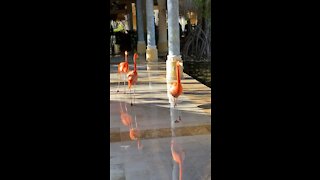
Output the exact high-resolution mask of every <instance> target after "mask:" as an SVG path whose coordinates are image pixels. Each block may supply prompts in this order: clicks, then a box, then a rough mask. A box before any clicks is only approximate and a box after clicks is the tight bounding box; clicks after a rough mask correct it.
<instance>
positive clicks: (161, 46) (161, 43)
mask: <svg viewBox="0 0 320 180" xmlns="http://www.w3.org/2000/svg"><path fill="white" fill-rule="evenodd" d="M158 7H159V15H158V16H159V26H158V27H159V40H158V51H159V55H163V56H165V55H167V53H168V40H167V39H168V36H167V17H166V0H158Z"/></svg>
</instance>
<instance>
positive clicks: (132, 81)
mask: <svg viewBox="0 0 320 180" xmlns="http://www.w3.org/2000/svg"><path fill="white" fill-rule="evenodd" d="M138 57H139V56H138V54H137V53H134V55H133V63H134V69H133V70H132V71H130V72H129V73H128V74H127V77H128V87H129V89H130V96H131V87H132V86H133V96H135V88H134V86H135V85H136V83H137V81H138V72H137V62H136V60H137V58H138ZM132 105H133V104H132V98H131V106H132Z"/></svg>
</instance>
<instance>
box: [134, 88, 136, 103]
mask: <svg viewBox="0 0 320 180" xmlns="http://www.w3.org/2000/svg"><path fill="white" fill-rule="evenodd" d="M135 87H136V85H134V86H133V104H135V100H136V93H135V89H136V88H135Z"/></svg>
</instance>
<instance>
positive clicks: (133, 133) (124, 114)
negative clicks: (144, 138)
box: [120, 101, 143, 150]
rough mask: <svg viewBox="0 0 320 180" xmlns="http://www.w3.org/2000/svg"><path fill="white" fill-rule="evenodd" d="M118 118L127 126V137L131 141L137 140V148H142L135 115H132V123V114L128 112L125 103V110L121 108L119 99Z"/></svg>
mask: <svg viewBox="0 0 320 180" xmlns="http://www.w3.org/2000/svg"><path fill="white" fill-rule="evenodd" d="M120 119H121V122H122V124H123V125H125V126H127V127H128V128H129V137H130V139H131V140H133V141H137V146H138V149H139V150H141V149H142V148H143V146H142V143H141V141H140V139H141V133H140V130H139V127H138V123H137V116H136V115H135V116H134V121H135V123H134V125H133V122H132V116H131V115H130V114H129V113H128V109H127V105H126V103H125V111H124V110H123V108H122V105H121V101H120Z"/></svg>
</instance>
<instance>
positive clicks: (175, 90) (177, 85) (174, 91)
mask: <svg viewBox="0 0 320 180" xmlns="http://www.w3.org/2000/svg"><path fill="white" fill-rule="evenodd" d="M176 75H177V82H174V83H172V84H171V86H170V88H169V92H170V94H171V95H172V96H173V98H174V106H175V105H176V100H177V98H178V97H179V96H180V95H181V94H182V92H183V88H182V85H181V80H180V62H179V61H177V64H176Z"/></svg>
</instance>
